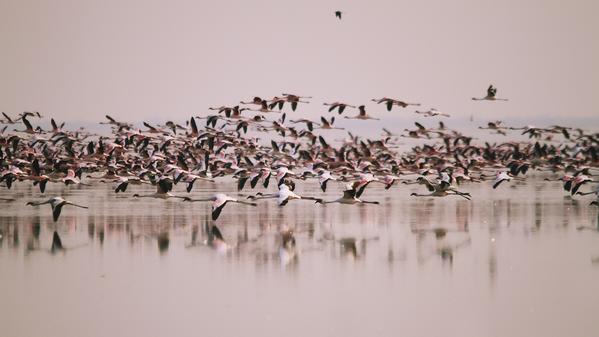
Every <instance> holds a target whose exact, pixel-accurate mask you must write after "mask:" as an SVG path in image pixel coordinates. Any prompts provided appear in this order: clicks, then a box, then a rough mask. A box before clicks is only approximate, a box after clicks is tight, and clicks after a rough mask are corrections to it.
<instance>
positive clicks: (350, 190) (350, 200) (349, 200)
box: [316, 184, 379, 205]
mask: <svg viewBox="0 0 599 337" xmlns="http://www.w3.org/2000/svg"><path fill="white" fill-rule="evenodd" d="M356 192H357V191H356V188H355V187H354V186H353V184H349V185H347V186H346V189H345V191H343V196H342V197H341V198H339V199H336V200H331V201H317V202H316V203H319V204H332V203H339V204H344V205H354V204H375V205H378V204H379V202H378V201H366V200H361V199H359V198H358V197H357V196H356Z"/></svg>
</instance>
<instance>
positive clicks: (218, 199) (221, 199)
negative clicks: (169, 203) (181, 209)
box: [183, 193, 256, 220]
mask: <svg viewBox="0 0 599 337" xmlns="http://www.w3.org/2000/svg"><path fill="white" fill-rule="evenodd" d="M183 200H184V201H189V202H204V201H211V202H212V220H216V219H218V217H219V215H220V213H221V212H222V210H223V208H225V205H227V203H228V202H234V203H238V204H244V205H248V206H256V204H255V203H253V202H245V201H241V200H237V199H235V198H231V197H230V196H228V195H226V194H223V193H218V194H215V195H214V196H213V197H210V198H203V199H191V198H187V197H185V198H184V199H183Z"/></svg>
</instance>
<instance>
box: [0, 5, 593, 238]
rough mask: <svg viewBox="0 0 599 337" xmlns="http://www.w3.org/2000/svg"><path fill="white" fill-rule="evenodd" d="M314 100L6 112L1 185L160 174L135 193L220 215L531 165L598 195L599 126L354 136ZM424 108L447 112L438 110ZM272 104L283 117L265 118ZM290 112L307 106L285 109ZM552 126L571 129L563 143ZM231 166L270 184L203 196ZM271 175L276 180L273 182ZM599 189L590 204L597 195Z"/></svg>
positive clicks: (349, 200)
mask: <svg viewBox="0 0 599 337" xmlns="http://www.w3.org/2000/svg"><path fill="white" fill-rule="evenodd" d="M339 17H340V14H339ZM496 93H497V89H496V88H495V87H494V86H493V85H491V86H489V87H488V90H487V95H486V96H485V97H483V98H473V100H487V101H499V100H506V99H503V98H497V97H496ZM311 99H312V97H310V96H300V95H296V94H288V93H284V94H282V95H281V96H274V97H273V98H271V99H263V98H261V97H258V96H256V97H254V98H253V99H251V100H247V101H243V100H242V101H241V102H240V103H239V104H238V105H233V106H225V105H223V106H219V107H210V108H209V110H210V111H216V113H215V114H205V115H202V116H196V117H191V118H190V119H189V120H188V121H186V123H184V124H178V123H175V122H173V121H167V122H166V123H165V124H164V125H151V124H150V123H147V122H143V126H144V127H145V129H144V130H142V129H140V128H136V127H134V125H133V124H131V123H129V122H126V121H121V120H118V119H116V118H113V117H111V116H109V115H106V121H103V122H101V124H105V125H108V126H110V128H111V133H110V134H106V135H97V134H93V133H91V132H88V131H86V130H84V129H79V130H75V131H69V130H67V129H65V123H61V124H59V123H57V122H56V121H55V120H54V119H51V120H50V125H51V129H49V130H44V129H42V127H41V126H36V127H34V126H33V124H32V123H31V120H33V119H34V118H36V119H41V118H42V115H41V114H40V113H38V112H24V113H21V114H19V115H18V116H17V117H10V116H9V115H8V114H6V113H2V115H3V118H2V119H1V123H2V124H6V126H5V127H4V128H3V129H2V130H0V131H1V132H0V184H1V185H0V186H2V187H4V188H7V189H11V187H12V186H13V185H14V184H15V182H28V183H32V184H33V185H35V186H38V187H39V191H40V193H41V194H44V192H45V189H46V185H47V184H48V183H54V184H64V185H65V186H69V185H75V186H86V185H94V184H97V183H110V184H113V186H114V191H115V193H127V191H128V190H131V188H132V187H133V186H135V185H142V184H143V185H153V186H155V189H156V191H155V192H154V193H151V194H139V193H133V194H131V197H132V198H157V199H171V198H175V199H180V200H181V201H182V202H187V203H195V202H206V203H210V204H211V205H212V211H211V217H212V219H213V220H214V221H216V220H217V219H218V218H219V216H220V214H221V213H222V212H223V209H224V208H225V206H226V205H227V204H238V205H244V206H249V207H256V206H257V205H258V204H257V202H258V201H259V200H265V199H274V200H276V203H277V205H279V206H280V207H284V206H285V205H287V204H288V203H289V202H293V201H294V200H307V201H310V202H314V203H317V204H322V205H326V204H330V203H339V204H344V205H360V204H378V203H379V202H378V201H376V200H364V199H362V195H363V194H364V193H365V191H366V189H367V187H368V186H372V185H374V184H379V185H380V186H384V188H385V189H387V190H391V188H392V187H393V186H395V185H396V183H397V182H401V183H402V184H418V185H423V187H424V188H425V189H426V190H427V191H428V193H411V196H414V197H447V196H456V197H458V198H461V199H464V200H470V199H471V198H472V195H470V193H468V192H465V191H463V190H461V188H462V186H465V185H467V184H468V183H480V182H484V181H490V182H491V185H492V188H494V189H495V188H498V187H499V186H501V185H504V184H506V182H509V181H511V180H514V179H515V180H523V179H525V175H526V174H527V172H528V171H529V170H537V171H546V172H548V173H551V174H552V177H550V178H547V179H548V180H556V181H557V180H559V181H561V182H562V183H563V184H564V189H565V190H566V191H567V192H568V193H569V194H570V195H572V196H575V195H580V196H584V195H590V194H593V195H595V197H596V198H599V188H595V189H594V190H592V191H588V192H583V191H581V187H582V186H584V185H585V184H591V183H593V179H592V176H593V173H596V171H597V170H599V168H598V167H599V165H598V164H599V152H598V146H599V133H592V132H588V131H586V130H583V129H580V128H578V129H575V128H571V127H567V126H558V125H555V126H550V127H546V128H538V127H533V126H525V127H506V126H503V124H502V122H501V121H494V122H489V123H488V124H487V125H486V126H484V127H483V126H481V127H479V129H482V130H490V131H493V132H494V133H498V134H501V135H506V134H507V133H508V132H509V131H511V130H519V131H521V134H520V137H521V138H523V137H526V136H527V137H528V140H526V141H524V140H521V141H506V142H503V143H499V144H497V143H489V142H485V143H480V144H479V143H477V142H476V141H474V140H473V139H474V138H473V137H471V136H468V135H465V134H462V133H461V132H459V131H457V130H451V129H448V128H447V127H446V126H445V124H444V123H443V122H439V125H438V127H434V128H427V127H425V126H423V125H422V124H420V123H417V122H416V123H415V125H416V128H415V129H405V130H404V131H405V133H396V132H395V131H390V130H389V129H392V127H390V126H389V127H385V128H383V130H382V133H381V135H380V137H378V138H372V139H369V138H363V137H361V136H360V135H357V134H353V133H352V132H349V131H348V132H347V136H348V138H346V139H343V140H331V139H330V137H327V136H326V133H327V132H328V130H332V129H338V130H343V128H341V127H338V126H336V124H335V117H334V115H333V116H331V117H330V118H329V117H325V116H323V117H321V118H320V121H314V120H310V119H307V118H305V117H301V115H300V114H301V112H299V111H297V110H298V108H299V106H300V105H304V104H309V103H310V100H311ZM372 102H374V103H376V104H377V105H379V104H383V105H384V106H385V107H386V110H387V111H392V110H393V109H394V108H407V107H410V106H415V107H417V106H420V104H419V103H409V102H406V101H402V100H397V99H393V98H389V97H383V98H379V99H372ZM323 104H324V106H325V107H327V108H326V109H327V110H328V112H329V113H331V114H338V115H342V114H344V112H345V111H346V110H347V109H358V111H359V113H358V115H356V116H354V117H347V116H346V117H345V118H353V119H359V120H369V119H376V118H374V117H372V116H370V115H368V114H367V112H366V105H352V104H348V103H345V102H340V101H335V102H330V103H329V102H325V103H323ZM416 113H418V114H422V115H425V116H429V117H435V116H441V117H447V116H448V115H447V114H443V113H441V112H439V111H437V110H435V109H430V110H428V111H424V112H419V111H416ZM271 114H272V115H274V116H276V117H275V118H271V119H269V118H267V117H266V115H271ZM287 114H297V115H298V117H295V118H294V119H289V120H287V118H286V117H287ZM201 120H204V121H205V125H204V126H203V127H201V126H200V125H199V121H201ZM21 124H22V125H23V126H24V127H25V128H24V129H17V128H15V129H14V130H13V131H9V130H7V126H8V125H15V126H16V127H18V126H17V125H21ZM260 135H264V138H261V137H259V136H260ZM554 137H561V140H560V141H559V142H553V138H554ZM401 138H409V139H424V140H426V141H430V142H432V143H430V144H428V143H423V144H419V145H415V146H413V147H412V148H411V149H409V150H407V151H403V152H402V151H400V150H399V148H400V145H401V143H400V139H401ZM555 175H557V177H555ZM225 176H227V177H232V178H233V179H236V180H237V190H238V192H239V193H242V192H243V191H247V190H248V189H251V190H255V189H261V190H262V191H260V192H257V193H252V194H249V195H241V194H240V196H241V197H242V198H243V199H240V198H235V197H231V196H229V195H226V194H224V193H217V194H215V195H213V196H211V197H203V198H194V197H193V194H192V192H193V190H194V187H195V186H197V185H196V184H197V183H198V182H202V184H214V183H215V179H216V178H218V177H225ZM308 179H311V180H315V181H318V184H319V186H320V188H321V190H322V191H323V192H326V190H327V187H328V186H330V185H331V184H340V186H343V193H342V195H340V196H339V198H337V199H334V200H324V198H322V197H320V196H317V195H304V194H302V193H298V192H295V187H296V183H297V182H299V181H304V180H308ZM271 182H272V185H274V186H275V188H276V189H275V190H274V191H269V190H268V188H269V186H272V185H271ZM176 185H184V186H185V190H186V192H187V194H186V195H185V194H174V193H173V190H174V189H175V186H176ZM133 188H134V187H133ZM200 188H201V187H200ZM1 200H3V201H5V202H11V201H15V200H14V199H13V198H5V199H1ZM597 200H599V199H597ZM597 200H594V201H593V202H592V204H593V205H597V203H598V201H597ZM46 204H49V205H50V207H51V209H52V215H53V220H54V221H55V222H56V221H58V220H59V217H60V214H61V211H62V209H63V208H64V207H65V206H69V207H79V208H87V206H84V205H80V204H77V203H73V202H71V201H68V200H65V199H63V198H62V197H60V196H53V197H51V198H48V199H45V200H37V201H28V202H27V205H30V206H41V205H46ZM211 228H215V229H211V230H210V233H211V237H212V238H213V239H215V240H217V241H218V240H222V239H223V238H222V234H221V233H220V231H219V230H218V228H217V227H216V225H213V226H212V227H211ZM282 235H284V236H285V237H286V238H287V239H286V240H285V241H284V242H285V245H287V246H293V245H294V242H295V240H294V239H293V233H292V231H287V232H285V233H283V234H282Z"/></svg>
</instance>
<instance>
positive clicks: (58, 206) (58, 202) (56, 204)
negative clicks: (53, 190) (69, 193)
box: [27, 197, 88, 222]
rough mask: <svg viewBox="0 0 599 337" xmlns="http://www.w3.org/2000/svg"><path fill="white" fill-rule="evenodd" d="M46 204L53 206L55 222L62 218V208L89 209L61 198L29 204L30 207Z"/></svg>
mask: <svg viewBox="0 0 599 337" xmlns="http://www.w3.org/2000/svg"><path fill="white" fill-rule="evenodd" d="M45 204H50V206H52V217H53V219H54V222H56V221H58V217H59V216H60V212H61V210H62V207H63V206H65V205H71V206H75V207H79V208H88V207H87V206H82V205H78V204H75V203H72V202H70V201H68V200H65V199H63V198H61V197H53V198H50V199H48V200H46V201H42V202H34V201H30V202H28V203H27V205H28V206H39V205H45Z"/></svg>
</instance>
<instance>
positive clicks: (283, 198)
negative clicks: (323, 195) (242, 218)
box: [248, 184, 322, 207]
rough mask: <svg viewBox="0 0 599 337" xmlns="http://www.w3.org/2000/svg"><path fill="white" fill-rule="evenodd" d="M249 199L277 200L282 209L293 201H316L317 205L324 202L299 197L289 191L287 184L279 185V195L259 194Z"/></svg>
mask: <svg viewBox="0 0 599 337" xmlns="http://www.w3.org/2000/svg"><path fill="white" fill-rule="evenodd" d="M248 198H249V199H252V200H259V199H277V204H278V205H279V206H281V207H282V206H285V205H287V203H288V202H289V201H291V200H314V201H316V202H317V203H321V202H322V199H320V198H314V197H304V196H300V195H297V194H295V193H293V192H292V191H291V189H289V186H287V185H286V184H281V185H279V191H278V192H277V193H272V194H263V193H260V192H259V193H257V194H256V195H255V196H249V197H248Z"/></svg>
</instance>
